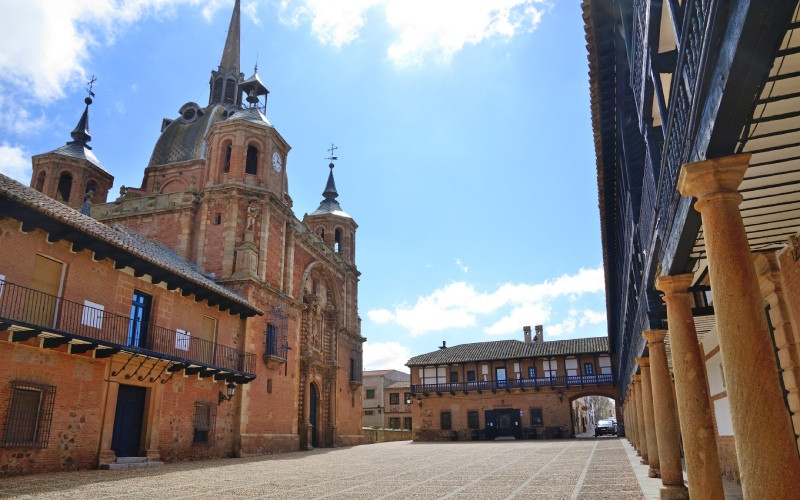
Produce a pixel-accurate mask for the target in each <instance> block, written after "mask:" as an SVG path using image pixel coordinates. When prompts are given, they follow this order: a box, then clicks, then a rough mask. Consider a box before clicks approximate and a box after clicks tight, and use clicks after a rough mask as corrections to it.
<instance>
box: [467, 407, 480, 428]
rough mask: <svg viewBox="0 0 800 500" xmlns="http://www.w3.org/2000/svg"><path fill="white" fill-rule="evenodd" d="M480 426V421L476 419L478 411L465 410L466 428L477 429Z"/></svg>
mask: <svg viewBox="0 0 800 500" xmlns="http://www.w3.org/2000/svg"><path fill="white" fill-rule="evenodd" d="M480 426H481V424H480V421H479V420H478V412H477V411H474V410H472V411H468V412H467V428H469V429H479V428H480Z"/></svg>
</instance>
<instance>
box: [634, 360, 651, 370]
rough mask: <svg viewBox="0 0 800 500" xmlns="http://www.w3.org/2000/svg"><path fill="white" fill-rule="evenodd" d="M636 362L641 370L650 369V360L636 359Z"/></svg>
mask: <svg viewBox="0 0 800 500" xmlns="http://www.w3.org/2000/svg"><path fill="white" fill-rule="evenodd" d="M636 362H637V363H639V366H640V367H642V368H650V358H636Z"/></svg>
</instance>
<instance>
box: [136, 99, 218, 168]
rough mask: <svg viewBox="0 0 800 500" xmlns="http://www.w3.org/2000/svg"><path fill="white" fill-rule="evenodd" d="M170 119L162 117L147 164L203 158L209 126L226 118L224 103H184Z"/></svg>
mask: <svg viewBox="0 0 800 500" xmlns="http://www.w3.org/2000/svg"><path fill="white" fill-rule="evenodd" d="M179 113H180V116H178V118H175V119H174V120H170V119H166V118H165V119H164V124H163V126H162V129H161V136H160V137H159V138H158V141H156V146H155V148H153V154H152V155H151V156H150V163H149V164H148V166H150V167H153V166H157V165H167V164H169V163H178V162H184V161H191V160H201V159H204V158H205V157H206V142H205V137H206V134H207V133H208V130H209V129H210V128H211V126H212V125H213V124H215V123H217V122H220V121H223V120H224V119H225V118H226V117H227V113H228V112H227V111H226V109H225V106H223V105H220V104H211V105H209V106H206V107H205V108H200V107H199V106H197V104H194V103H186V104H185V105H183V106H182V107H181V109H180V110H179Z"/></svg>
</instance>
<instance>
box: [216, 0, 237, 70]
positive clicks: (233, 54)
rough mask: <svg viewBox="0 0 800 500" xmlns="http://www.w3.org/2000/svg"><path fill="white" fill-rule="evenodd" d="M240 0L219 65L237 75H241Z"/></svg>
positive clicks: (235, 9)
mask: <svg viewBox="0 0 800 500" xmlns="http://www.w3.org/2000/svg"><path fill="white" fill-rule="evenodd" d="M239 3H240V2H239V0H236V3H235V4H234V6H233V14H231V23H230V25H229V26H228V37H227V38H226V39H225V48H224V49H223V50H222V59H221V60H220V63H219V65H220V66H221V67H222V68H225V69H226V70H228V71H231V72H233V73H235V74H238V73H239V44H240V38H241V35H240V32H241V21H240V19H241V16H240V14H239V12H240V6H239Z"/></svg>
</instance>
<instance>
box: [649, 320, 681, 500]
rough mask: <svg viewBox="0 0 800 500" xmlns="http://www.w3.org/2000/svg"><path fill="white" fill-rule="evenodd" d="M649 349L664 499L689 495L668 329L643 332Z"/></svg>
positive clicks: (662, 495) (662, 496)
mask: <svg viewBox="0 0 800 500" xmlns="http://www.w3.org/2000/svg"><path fill="white" fill-rule="evenodd" d="M642 336H643V337H644V338H645V340H647V345H648V352H649V353H650V378H651V381H650V382H651V384H652V386H653V411H654V413H655V414H656V415H658V425H657V426H656V437H657V438H658V462H659V464H660V466H661V467H660V471H661V484H663V485H664V487H663V488H661V498H662V499H667V498H669V499H673V498H675V499H685V498H689V492H688V491H687V490H686V486H684V485H683V467H682V465H681V444H680V439H681V438H680V432H679V430H678V419H677V418H676V415H675V400H674V399H673V397H672V377H670V374H669V366H668V365H667V348H666V346H665V345H664V337H666V336H667V331H666V330H647V331H645V332H643V333H642Z"/></svg>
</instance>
